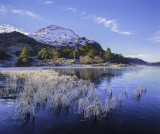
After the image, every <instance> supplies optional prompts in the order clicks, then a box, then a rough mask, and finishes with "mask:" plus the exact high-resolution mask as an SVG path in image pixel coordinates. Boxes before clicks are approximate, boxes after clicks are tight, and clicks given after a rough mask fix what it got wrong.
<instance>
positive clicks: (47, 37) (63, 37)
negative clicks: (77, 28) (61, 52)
mask: <svg viewBox="0 0 160 134" xmlns="http://www.w3.org/2000/svg"><path fill="white" fill-rule="evenodd" d="M30 37H32V38H34V39H35V40H37V41H39V42H42V43H46V44H50V45H57V44H67V43H69V42H73V41H74V40H76V39H78V38H79V36H78V35H77V34H75V33H74V32H73V31H72V30H70V29H66V28H63V27H60V26H57V25H50V26H47V27H44V28H42V29H39V30H37V31H36V32H34V33H33V34H31V35H30Z"/></svg>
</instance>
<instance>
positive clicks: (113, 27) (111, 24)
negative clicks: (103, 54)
mask: <svg viewBox="0 0 160 134" xmlns="http://www.w3.org/2000/svg"><path fill="white" fill-rule="evenodd" d="M83 19H92V20H94V21H95V22H96V23H98V24H103V25H104V26H105V27H107V28H110V30H111V31H112V32H116V33H119V34H124V35H130V34H131V32H129V31H123V32H122V31H119V29H118V24H117V23H116V21H115V20H113V19H107V18H104V17H99V16H96V15H90V16H87V17H83Z"/></svg>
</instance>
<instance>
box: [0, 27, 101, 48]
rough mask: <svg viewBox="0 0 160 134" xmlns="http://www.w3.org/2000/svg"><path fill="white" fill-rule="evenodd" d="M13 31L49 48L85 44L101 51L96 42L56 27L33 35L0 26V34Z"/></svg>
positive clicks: (43, 29) (74, 46)
mask: <svg viewBox="0 0 160 134" xmlns="http://www.w3.org/2000/svg"><path fill="white" fill-rule="evenodd" d="M13 31H16V32H19V33H22V34H25V35H27V36H28V37H30V38H33V39H34V40H36V41H38V42H41V43H43V44H48V45H51V46H56V47H73V48H77V47H79V46H81V45H85V43H88V44H92V45H96V46H97V48H99V49H101V46H100V45H99V44H98V43H97V42H95V41H93V40H88V39H86V38H85V37H82V38H80V37H79V36H78V35H77V34H75V33H74V32H73V31H72V30H70V29H66V28H63V27H60V26H56V25H51V26H47V27H44V28H42V29H40V30H37V31H36V32H34V33H33V34H29V33H26V32H23V30H20V29H18V28H16V27H14V26H11V25H6V24H4V25H1V26H0V33H11V32H13Z"/></svg>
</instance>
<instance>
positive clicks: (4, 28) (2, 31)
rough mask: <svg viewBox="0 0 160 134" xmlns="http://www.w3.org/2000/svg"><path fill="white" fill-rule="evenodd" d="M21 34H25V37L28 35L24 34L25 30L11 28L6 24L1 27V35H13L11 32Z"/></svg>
mask: <svg viewBox="0 0 160 134" xmlns="http://www.w3.org/2000/svg"><path fill="white" fill-rule="evenodd" d="M14 31H16V32H20V33H23V34H25V35H28V33H27V32H23V30H20V29H18V28H16V27H14V26H11V25H7V24H4V25H0V33H11V32H14Z"/></svg>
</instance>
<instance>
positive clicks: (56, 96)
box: [0, 70, 142, 120]
mask: <svg viewBox="0 0 160 134" xmlns="http://www.w3.org/2000/svg"><path fill="white" fill-rule="evenodd" d="M1 74H2V75H4V76H5V78H6V89H4V91H5V92H7V91H8V92H15V93H18V94H17V95H18V97H17V98H16V106H15V111H14V115H15V117H18V118H19V117H21V118H23V119H24V117H25V116H26V115H29V116H32V117H34V116H36V113H37V112H38V110H37V108H38V107H41V106H47V107H48V108H51V109H54V110H56V109H58V108H69V107H73V109H74V110H75V113H78V114H82V115H83V117H84V120H86V119H87V118H90V117H95V118H97V119H101V118H102V117H105V116H106V115H107V114H108V113H109V112H111V111H112V110H113V109H115V108H116V107H117V105H118V104H119V103H118V102H121V100H122V99H121V96H122V94H120V95H119V96H118V97H116V96H115V95H114V94H113V91H112V88H110V87H107V86H105V92H109V94H110V97H108V96H106V98H105V100H101V99H100V97H99V96H98V93H97V91H96V90H95V86H94V84H93V83H91V82H90V81H89V80H82V79H78V78H77V77H76V76H67V75H60V74H59V73H57V72H55V71H54V70H35V71H32V70H20V71H16V70H12V71H1ZM20 86H21V87H20ZM138 92H140V93H141V92H142V89H141V90H140V91H138ZM7 94H9V93H7ZM125 94H128V89H127V90H126V91H125ZM1 95H3V93H1V92H0V96H1ZM5 95H6V94H5Z"/></svg>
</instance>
